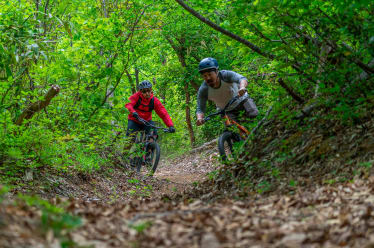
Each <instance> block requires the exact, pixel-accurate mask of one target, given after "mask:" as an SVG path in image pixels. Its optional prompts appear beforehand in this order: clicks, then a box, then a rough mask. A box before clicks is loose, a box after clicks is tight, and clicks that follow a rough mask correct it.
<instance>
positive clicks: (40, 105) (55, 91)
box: [15, 85, 60, 125]
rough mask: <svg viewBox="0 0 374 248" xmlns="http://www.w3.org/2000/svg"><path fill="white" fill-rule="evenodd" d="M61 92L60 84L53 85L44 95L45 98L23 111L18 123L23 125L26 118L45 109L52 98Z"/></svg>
mask: <svg viewBox="0 0 374 248" xmlns="http://www.w3.org/2000/svg"><path fill="white" fill-rule="evenodd" d="M59 92H60V86H58V85H52V87H51V88H50V89H49V90H48V92H47V93H46V94H45V95H44V100H41V101H37V102H34V103H31V104H30V105H29V106H27V108H26V109H25V110H24V111H23V112H22V114H21V115H20V116H19V117H18V119H17V120H16V121H15V124H16V125H21V124H22V122H23V120H24V119H31V117H32V116H33V115H34V114H35V113H37V112H39V111H40V110H42V109H44V108H45V107H47V106H48V105H49V103H50V102H51V100H52V98H54V97H55V96H56V95H57V94H58V93H59Z"/></svg>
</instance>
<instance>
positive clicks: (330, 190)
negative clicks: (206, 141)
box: [0, 149, 374, 248]
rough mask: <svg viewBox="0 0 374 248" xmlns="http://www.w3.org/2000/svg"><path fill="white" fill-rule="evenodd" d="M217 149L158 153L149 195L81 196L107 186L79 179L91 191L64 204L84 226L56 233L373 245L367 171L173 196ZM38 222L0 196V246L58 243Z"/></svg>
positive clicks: (96, 243)
mask: <svg viewBox="0 0 374 248" xmlns="http://www.w3.org/2000/svg"><path fill="white" fill-rule="evenodd" d="M216 155H217V154H216V151H215V150H213V149H208V150H206V151H203V152H200V153H198V154H188V155H185V156H183V157H180V158H177V159H174V160H170V161H166V160H163V161H162V162H161V164H160V167H159V168H158V172H157V173H156V174H155V176H154V178H149V179H144V180H145V181H144V182H145V183H148V184H150V185H154V187H153V193H154V194H151V195H147V194H144V195H134V197H130V195H126V197H124V196H121V197H118V198H116V200H115V201H114V202H113V203H110V202H108V201H104V200H100V199H98V200H95V201H93V200H87V199H88V198H87V197H85V196H86V195H88V196H90V195H91V196H93V195H94V191H93V190H92V189H90V187H91V186H92V184H93V185H96V186H97V187H98V186H99V185H103V184H105V187H103V188H102V189H100V190H98V191H99V192H101V193H100V194H101V195H102V196H103V198H102V199H108V196H111V195H110V194H112V193H110V192H107V193H109V195H105V190H107V191H111V190H113V188H110V187H109V186H108V185H110V182H107V181H105V180H104V179H102V178H96V177H93V178H88V179H86V182H85V185H86V187H87V189H90V190H86V192H85V194H83V192H84V187H83V189H82V190H81V191H82V193H80V194H82V195H79V196H76V197H75V198H71V199H70V204H69V206H68V207H67V210H68V212H69V213H71V214H72V215H74V216H79V217H80V218H81V219H82V220H83V226H82V227H80V228H78V229H76V230H74V231H73V232H68V233H67V234H66V235H64V236H63V239H68V240H71V241H74V242H75V243H76V244H79V245H80V246H84V247H97V248H99V247H100V248H106V247H108V248H112V247H118V248H119V247H204V248H205V247H209V248H225V247H227V248H228V247H243V248H244V247H279V248H283V247H360V248H361V247H362V248H366V247H367V248H369V247H374V197H373V195H374V187H373V185H374V176H373V177H370V178H368V179H367V180H360V179H357V180H355V181H354V182H351V183H348V182H347V183H341V184H335V185H324V186H318V185H315V186H308V187H295V190H294V191H293V192H291V193H289V194H277V193H274V194H272V195H268V196H264V195H261V194H255V193H253V194H252V195H251V196H250V197H248V198H246V199H241V200H233V199H227V198H226V199H221V200H215V201H211V202H208V201H205V200H203V199H204V198H200V199H193V198H184V199H183V198H182V200H178V199H177V198H173V196H172V194H173V193H176V192H177V193H183V191H184V190H188V189H190V188H191V184H193V183H194V182H198V181H201V180H204V178H205V177H206V176H205V175H206V173H207V172H209V171H211V170H212V169H214V164H215V161H216V159H215V156H216ZM100 180H101V181H100ZM103 180H104V181H103ZM112 180H114V181H116V182H117V187H118V188H119V189H120V191H123V192H126V191H130V190H135V189H142V188H141V185H140V184H138V182H136V181H134V182H135V183H134V182H133V181H131V182H132V183H129V180H128V179H126V180H124V176H123V175H118V177H116V178H114V179H112ZM121 180H122V181H121ZM93 182H94V183H93ZM112 182H113V181H112ZM80 183H82V181H81V182H80ZM89 185H91V186H89ZM139 187H140V188H139ZM96 193H97V192H96ZM168 195H169V197H168ZM160 196H162V197H160ZM93 197H98V195H97V194H95V195H94V196H93ZM91 199H92V197H91ZM42 227H43V224H42V222H41V212H40V211H39V210H37V209H35V208H33V207H28V206H26V205H22V206H15V205H13V204H4V203H3V206H2V208H1V207H0V247H5V248H8V247H9V248H10V247H56V248H57V247H60V246H59V243H60V242H61V233H60V237H59V236H58V235H56V234H54V232H53V231H45V230H44V229H43V228H42ZM31 234H32V235H31ZM72 247H78V245H77V246H72Z"/></svg>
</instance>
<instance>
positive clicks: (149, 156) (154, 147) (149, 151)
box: [144, 142, 160, 175]
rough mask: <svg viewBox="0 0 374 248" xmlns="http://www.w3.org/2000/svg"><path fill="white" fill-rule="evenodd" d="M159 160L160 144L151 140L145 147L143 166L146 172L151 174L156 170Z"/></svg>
mask: <svg viewBox="0 0 374 248" xmlns="http://www.w3.org/2000/svg"><path fill="white" fill-rule="evenodd" d="M159 161H160V146H159V145H158V144H157V143H156V142H151V143H149V144H148V145H147V147H146V155H145V159H144V165H145V166H144V167H145V169H146V170H147V173H149V174H151V175H153V174H154V173H155V172H156V169H157V166H158V162H159Z"/></svg>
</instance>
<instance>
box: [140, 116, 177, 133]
mask: <svg viewBox="0 0 374 248" xmlns="http://www.w3.org/2000/svg"><path fill="white" fill-rule="evenodd" d="M137 120H138V121H140V122H141V123H143V124H144V125H146V126H148V127H152V128H154V129H161V130H162V131H164V132H165V133H170V131H169V129H168V128H164V127H158V126H155V125H153V124H152V123H149V122H148V121H146V120H144V119H143V118H140V117H138V118H137Z"/></svg>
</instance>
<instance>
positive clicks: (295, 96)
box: [278, 78, 305, 104]
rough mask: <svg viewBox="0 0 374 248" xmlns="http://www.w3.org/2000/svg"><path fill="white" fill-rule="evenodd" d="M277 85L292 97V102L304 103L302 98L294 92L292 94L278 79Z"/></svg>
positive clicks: (280, 79)
mask: <svg viewBox="0 0 374 248" xmlns="http://www.w3.org/2000/svg"><path fill="white" fill-rule="evenodd" d="M278 83H279V84H280V85H281V86H282V87H283V88H284V89H285V90H286V91H287V93H288V94H290V95H291V96H292V98H293V99H294V100H296V101H297V102H299V103H301V104H303V103H304V102H305V101H304V99H303V98H301V97H300V96H299V95H298V94H296V92H294V91H293V90H292V89H291V88H290V87H289V86H288V85H287V84H286V83H285V82H284V81H283V79H282V78H279V79H278Z"/></svg>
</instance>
